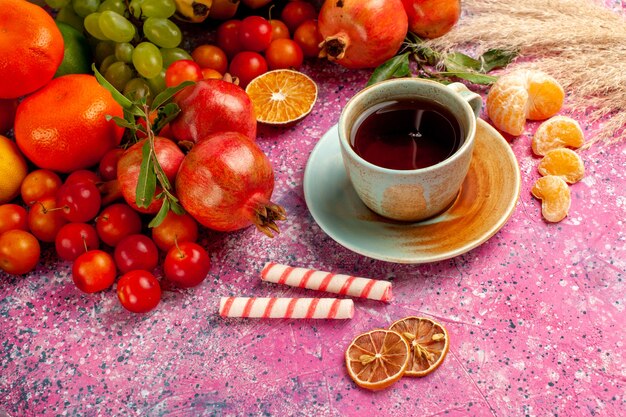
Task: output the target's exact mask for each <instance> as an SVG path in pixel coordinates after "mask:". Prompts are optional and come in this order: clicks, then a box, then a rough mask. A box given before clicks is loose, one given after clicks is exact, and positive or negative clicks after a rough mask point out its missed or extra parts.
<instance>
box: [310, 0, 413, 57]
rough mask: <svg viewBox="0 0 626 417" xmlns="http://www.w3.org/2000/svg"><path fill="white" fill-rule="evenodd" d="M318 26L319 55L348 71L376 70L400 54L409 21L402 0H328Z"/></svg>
mask: <svg viewBox="0 0 626 417" xmlns="http://www.w3.org/2000/svg"><path fill="white" fill-rule="evenodd" d="M318 27H319V31H320V34H321V35H322V38H324V42H323V44H322V51H321V52H320V56H322V57H324V56H325V57H327V58H328V59H330V60H332V61H337V62H338V63H339V64H341V65H343V66H344V67H346V68H351V69H358V68H374V67H377V66H378V65H380V64H382V63H383V62H385V61H387V60H388V59H389V58H391V57H392V56H394V55H395V54H396V52H398V50H399V49H400V46H402V42H403V41H404V38H405V37H406V33H407V29H408V18H407V15H406V12H405V11H404V7H403V6H402V1H401V0H341V1H338V0H326V1H325V2H324V4H323V5H322V8H321V10H320V14H319V18H318Z"/></svg>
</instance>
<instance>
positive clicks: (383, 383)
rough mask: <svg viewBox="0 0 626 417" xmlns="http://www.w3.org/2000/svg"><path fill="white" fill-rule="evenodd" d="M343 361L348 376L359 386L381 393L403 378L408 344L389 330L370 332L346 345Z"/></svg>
mask: <svg viewBox="0 0 626 417" xmlns="http://www.w3.org/2000/svg"><path fill="white" fill-rule="evenodd" d="M345 360H346V368H347V370H348V375H350V378H352V380H353V381H354V382H355V383H356V384H357V385H358V386H359V387H361V388H366V389H370V390H381V389H384V388H387V387H388V386H390V385H391V384H393V383H394V382H396V381H397V380H399V379H400V378H402V375H404V371H405V370H406V369H407V366H408V363H409V362H408V360H409V345H408V344H407V342H406V340H405V339H404V338H403V337H402V336H401V335H400V334H398V333H396V332H394V331H392V330H385V329H377V330H372V331H370V332H366V333H363V334H361V335H359V336H357V337H356V338H355V339H354V340H353V341H352V343H350V346H348V349H347V350H346V355H345Z"/></svg>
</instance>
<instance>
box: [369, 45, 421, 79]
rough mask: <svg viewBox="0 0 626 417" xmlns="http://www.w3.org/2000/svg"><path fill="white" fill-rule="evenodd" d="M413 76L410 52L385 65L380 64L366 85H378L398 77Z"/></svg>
mask: <svg viewBox="0 0 626 417" xmlns="http://www.w3.org/2000/svg"><path fill="white" fill-rule="evenodd" d="M408 75H411V70H410V69H409V52H405V53H403V54H400V55H396V56H394V57H392V58H390V59H388V60H387V61H385V62H384V63H382V64H380V65H379V66H378V67H377V68H376V69H375V70H374V72H373V73H372V76H371V77H370V79H369V80H368V81H367V84H366V85H372V84H376V83H377V82H379V81H384V80H388V79H390V78H396V77H406V76H408Z"/></svg>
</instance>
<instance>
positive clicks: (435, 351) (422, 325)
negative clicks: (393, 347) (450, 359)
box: [390, 317, 450, 376]
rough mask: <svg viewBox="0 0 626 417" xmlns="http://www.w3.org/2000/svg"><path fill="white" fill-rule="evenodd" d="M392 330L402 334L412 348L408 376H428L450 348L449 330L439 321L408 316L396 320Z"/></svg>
mask: <svg viewBox="0 0 626 417" xmlns="http://www.w3.org/2000/svg"><path fill="white" fill-rule="evenodd" d="M390 329H391V330H393V331H395V332H397V333H398V334H400V335H402V337H403V338H404V339H405V340H406V341H407V342H408V344H409V346H410V348H409V350H410V353H409V364H408V367H407V369H406V372H405V373H404V374H405V375H407V376H426V375H428V374H429V373H431V372H432V371H434V370H435V369H437V368H438V367H439V365H441V363H442V362H443V360H444V359H445V357H446V355H447V354H448V349H449V348H450V338H449V337H448V332H447V331H446V329H445V328H444V327H443V326H442V325H441V324H439V323H437V322H435V321H433V320H431V319H428V318H424V317H406V318H403V319H400V320H398V321H396V322H394V323H393V324H392V325H391V327H390Z"/></svg>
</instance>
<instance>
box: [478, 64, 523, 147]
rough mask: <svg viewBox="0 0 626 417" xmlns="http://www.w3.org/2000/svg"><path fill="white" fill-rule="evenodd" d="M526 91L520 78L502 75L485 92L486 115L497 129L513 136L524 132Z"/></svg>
mask: <svg viewBox="0 0 626 417" xmlns="http://www.w3.org/2000/svg"><path fill="white" fill-rule="evenodd" d="M527 103H528V91H526V88H525V86H524V85H523V83H522V82H521V80H520V79H516V77H510V76H506V75H505V76H503V77H501V78H500V79H498V81H496V82H495V84H494V85H493V86H492V87H491V89H490V90H489V94H487V103H486V109H487V115H488V116H489V119H491V121H492V122H493V124H494V126H495V127H496V128H498V129H499V130H501V131H503V132H506V133H509V134H511V135H514V136H519V135H521V134H522V132H524V127H525V125H526V105H527Z"/></svg>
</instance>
